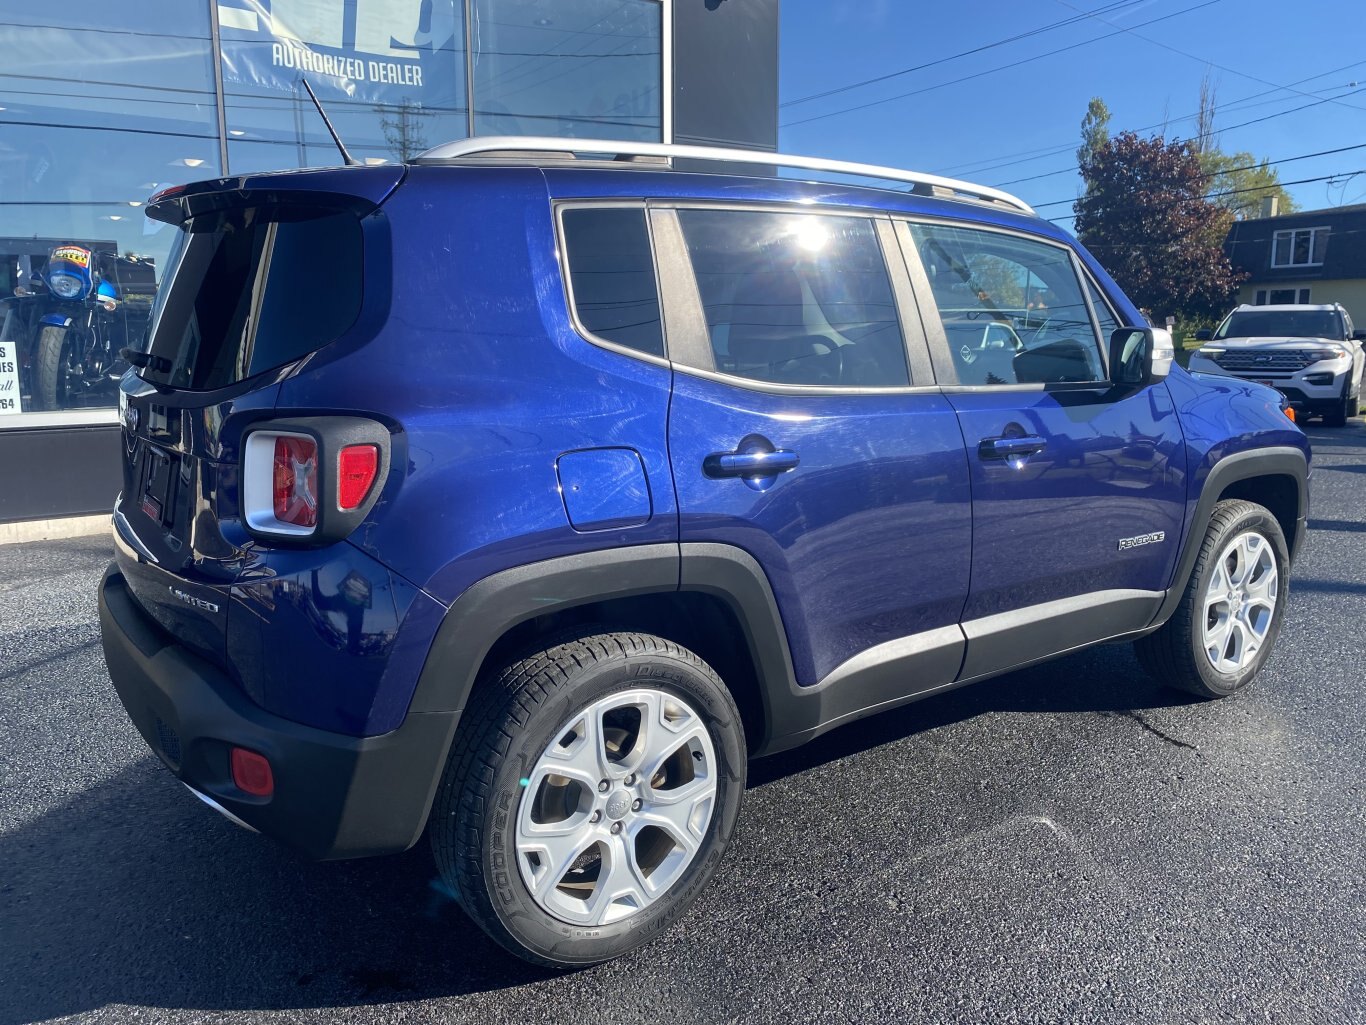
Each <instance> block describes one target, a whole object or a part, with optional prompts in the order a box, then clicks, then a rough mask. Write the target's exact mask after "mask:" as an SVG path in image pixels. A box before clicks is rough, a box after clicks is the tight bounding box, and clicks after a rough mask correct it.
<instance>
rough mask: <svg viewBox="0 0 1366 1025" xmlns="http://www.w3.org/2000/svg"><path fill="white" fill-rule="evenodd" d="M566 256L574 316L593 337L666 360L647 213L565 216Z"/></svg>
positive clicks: (602, 210)
mask: <svg viewBox="0 0 1366 1025" xmlns="http://www.w3.org/2000/svg"><path fill="white" fill-rule="evenodd" d="M562 223H563V225H564V245H565V256H566V259H567V261H568V264H569V288H570V292H571V294H572V299H573V304H574V312H575V314H576V315H577V316H578V319H579V323H580V324H581V325H582V326H583V329H584V330H585V331H587V332H588V333H589V334H591V335H595V336H596V337H598V338H602V339H604V340H606V341H609V342H612V343H614V344H616V345H624V346H626V348H628V349H635V350H636V351H637V352H644V353H648V354H649V355H651V356H663V355H664V332H663V330H662V328H661V327H660V320H659V289H658V286H657V285H656V283H655V265H654V258H653V256H652V255H651V252H650V233H649V230H648V229H647V228H646V226H645V211H644V209H642V208H640V207H636V208H631V207H587V208H572V207H571V208H570V209H568V210H565V211H564V214H563V222H562Z"/></svg>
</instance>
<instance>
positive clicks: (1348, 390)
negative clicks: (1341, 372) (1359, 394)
mask: <svg viewBox="0 0 1366 1025" xmlns="http://www.w3.org/2000/svg"><path fill="white" fill-rule="evenodd" d="M1356 413H1357V400H1356V399H1355V398H1353V397H1352V382H1351V381H1350V380H1348V381H1347V383H1346V384H1344V385H1343V386H1342V401H1341V402H1339V403H1338V406H1337V408H1336V409H1335V410H1333V411H1332V412H1331V413H1324V414H1323V425H1324V426H1325V427H1346V426H1347V419H1348V417H1353V416H1356Z"/></svg>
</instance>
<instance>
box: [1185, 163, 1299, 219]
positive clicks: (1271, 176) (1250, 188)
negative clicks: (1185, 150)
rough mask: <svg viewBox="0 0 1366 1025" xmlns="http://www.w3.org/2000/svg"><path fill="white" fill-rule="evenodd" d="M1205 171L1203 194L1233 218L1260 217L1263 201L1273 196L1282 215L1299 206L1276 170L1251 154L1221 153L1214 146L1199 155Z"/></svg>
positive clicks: (1291, 211) (1293, 210)
mask: <svg viewBox="0 0 1366 1025" xmlns="http://www.w3.org/2000/svg"><path fill="white" fill-rule="evenodd" d="M1200 167H1201V169H1202V170H1203V171H1204V173H1205V193H1206V195H1208V196H1209V197H1210V198H1211V199H1212V200H1214V202H1216V203H1218V204H1219V205H1220V206H1222V207H1223V208H1224V209H1226V210H1228V211H1229V212H1230V213H1231V214H1233V216H1234V217H1236V218H1238V219H1240V220H1241V219H1244V218H1248V217H1260V216H1261V206H1262V200H1263V199H1267V198H1270V197H1272V196H1274V197H1275V198H1276V199H1277V201H1278V203H1279V207H1278V209H1279V211H1280V212H1281V213H1283V214H1289V213H1294V212H1295V211H1296V210H1298V209H1299V207H1298V205H1296V203H1295V201H1294V199H1292V198H1291V196H1290V193H1289V192H1287V191H1286V189H1285V186H1283V185H1282V184H1281V178H1280V175H1279V173H1277V171H1276V169H1275V168H1274V167H1272V166H1271V165H1270V164H1269V163H1267V162H1266V160H1258V159H1257V158H1256V157H1255V156H1253V155H1252V154H1251V153H1246V152H1243V153H1222V152H1220V151H1219V150H1217V149H1214V150H1210V151H1208V152H1205V153H1201V154H1200Z"/></svg>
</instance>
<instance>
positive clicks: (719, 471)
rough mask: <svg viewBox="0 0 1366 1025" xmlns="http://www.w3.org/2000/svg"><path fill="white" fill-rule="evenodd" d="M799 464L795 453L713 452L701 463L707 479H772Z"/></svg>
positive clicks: (784, 451) (779, 450)
mask: <svg viewBox="0 0 1366 1025" xmlns="http://www.w3.org/2000/svg"><path fill="white" fill-rule="evenodd" d="M799 462H801V459H800V458H799V457H798V455H797V453H796V452H789V451H787V450H785V449H778V450H777V451H776V452H713V453H712V454H711V455H709V456H707V458H706V459H704V460H703V461H702V472H703V473H705V474H706V475H707V476H708V477H772V476H775V475H777V474H780V473H786V472H787V471H788V470H795V469H796V468H797V464H798V463H799Z"/></svg>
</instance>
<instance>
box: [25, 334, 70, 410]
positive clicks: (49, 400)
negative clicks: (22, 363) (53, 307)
mask: <svg viewBox="0 0 1366 1025" xmlns="http://www.w3.org/2000/svg"><path fill="white" fill-rule="evenodd" d="M66 336H67V329H66V328H64V327H56V326H54V325H52V324H46V325H44V326H43V328H42V330H41V331H39V332H38V345H37V348H36V349H35V350H34V356H33V405H34V408H35V409H40V410H44V409H62V408H63V406H64V405H65V398H66V387H65V383H64V378H65V376H66V374H65V368H64V367H63V366H62V359H63V350H64V348H65V346H66Z"/></svg>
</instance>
